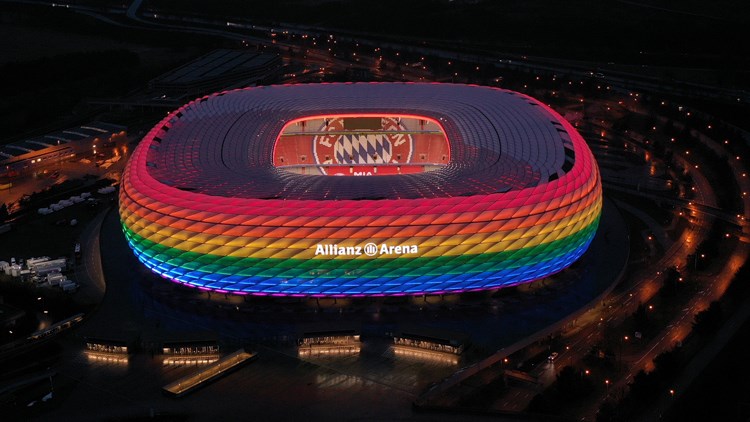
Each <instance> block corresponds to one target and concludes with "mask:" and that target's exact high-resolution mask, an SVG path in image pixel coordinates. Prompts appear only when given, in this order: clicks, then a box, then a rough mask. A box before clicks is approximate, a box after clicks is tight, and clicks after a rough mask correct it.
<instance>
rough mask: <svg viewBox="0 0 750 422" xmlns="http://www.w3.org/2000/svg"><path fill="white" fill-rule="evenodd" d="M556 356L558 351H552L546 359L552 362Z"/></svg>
mask: <svg viewBox="0 0 750 422" xmlns="http://www.w3.org/2000/svg"><path fill="white" fill-rule="evenodd" d="M558 356H560V354H559V353H557V352H552V354H550V355H549V356H547V360H548V361H550V362H554V361H555V359H557V357H558Z"/></svg>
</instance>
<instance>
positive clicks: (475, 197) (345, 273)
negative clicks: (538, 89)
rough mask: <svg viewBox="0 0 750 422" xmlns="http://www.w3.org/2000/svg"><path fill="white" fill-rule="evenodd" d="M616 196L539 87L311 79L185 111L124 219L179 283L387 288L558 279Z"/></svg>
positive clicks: (131, 173)
mask: <svg viewBox="0 0 750 422" xmlns="http://www.w3.org/2000/svg"><path fill="white" fill-rule="evenodd" d="M355 176H360V177H355ZM601 201H602V197H601V182H600V179H599V172H598V169H597V166H596V163H595V161H594V159H593V156H592V154H591V152H590V150H589V149H588V147H587V145H586V144H585V142H584V140H583V139H582V138H581V136H580V135H579V134H578V133H577V132H576V130H575V129H574V128H573V127H572V126H571V125H570V124H569V123H568V122H567V121H565V120H564V119H563V118H562V117H561V116H560V115H558V114H557V113H555V112H554V111H553V110H551V109H550V108H548V107H547V106H545V105H543V104H542V103H540V102H538V101H536V100H534V99H532V98H530V97H528V96H526V95H523V94H520V93H517V92H512V91H507V90H503V89H499V88H489V87H479V86H469V85H457V84H413V83H357V84H310V85H285V86H270V87H259V88H248V89H241V90H234V91H227V92H221V93H217V94H213V95H210V96H206V97H203V98H199V99H196V100H194V101H192V102H190V103H188V104H186V105H184V106H183V107H181V108H179V109H178V110H176V111H174V112H173V113H171V114H169V115H168V116H167V117H165V118H164V120H162V121H161V122H160V123H159V124H157V125H156V126H155V127H154V128H153V129H152V130H151V131H150V132H149V133H148V134H147V135H146V136H145V137H144V139H143V141H142V142H141V144H140V145H139V146H138V148H137V149H136V150H135V151H134V153H133V155H132V157H131V159H130V161H129V163H128V165H127V168H126V170H125V173H124V175H123V181H122V184H121V190H120V216H121V219H122V223H123V228H124V231H125V236H126V238H127V241H128V243H129V244H130V246H131V248H132V249H133V251H134V252H135V254H136V256H137V257H138V259H139V260H140V261H141V262H142V263H143V264H145V265H146V266H147V267H148V268H150V269H151V270H152V271H154V272H155V273H157V274H160V275H161V276H163V277H164V278H167V279H169V280H172V281H175V282H178V283H182V284H185V285H189V286H194V287H198V288H201V289H205V290H213V291H217V292H221V293H234V294H255V295H280V296H281V295H291V296H379V295H405V294H410V295H411V294H442V293H453V292H463V291H470V290H484V289H497V288H501V287H506V286H513V285H517V284H519V283H525V282H530V281H534V280H537V279H540V278H543V277H547V276H549V275H550V274H553V273H555V272H558V271H560V270H562V269H564V268H566V267H567V266H569V265H571V264H572V263H573V262H574V261H576V260H577V259H578V258H579V257H580V256H581V255H582V254H583V253H584V252H585V251H586V249H587V247H588V245H589V243H590V242H591V240H592V238H593V237H594V234H595V232H596V228H597V226H598V222H599V217H600V213H601Z"/></svg>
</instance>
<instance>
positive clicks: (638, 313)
mask: <svg viewBox="0 0 750 422" xmlns="http://www.w3.org/2000/svg"><path fill="white" fill-rule="evenodd" d="M633 325H634V326H635V331H641V332H643V331H646V328H647V327H648V312H646V307H645V306H644V305H643V304H642V303H639V304H638V309H636V310H635V312H633Z"/></svg>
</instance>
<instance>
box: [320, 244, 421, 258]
mask: <svg viewBox="0 0 750 422" xmlns="http://www.w3.org/2000/svg"><path fill="white" fill-rule="evenodd" d="M415 253H419V246H418V245H399V246H393V245H389V244H387V243H381V244H380V245H378V244H376V243H372V242H370V243H368V244H366V245H364V246H339V245H337V244H325V243H322V244H321V243H319V244H317V245H315V255H316V256H317V255H324V256H360V255H367V256H375V255H407V254H415Z"/></svg>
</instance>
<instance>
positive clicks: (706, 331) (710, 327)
mask: <svg viewBox="0 0 750 422" xmlns="http://www.w3.org/2000/svg"><path fill="white" fill-rule="evenodd" d="M722 316H723V312H722V310H721V304H720V303H719V302H717V301H713V302H711V305H710V306H709V307H708V309H704V310H702V311H700V312H698V313H697V314H696V315H695V322H693V329H694V330H695V332H697V333H698V334H700V335H703V336H709V335H712V334H714V333H716V330H718V329H719V326H720V325H721V318H722Z"/></svg>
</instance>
